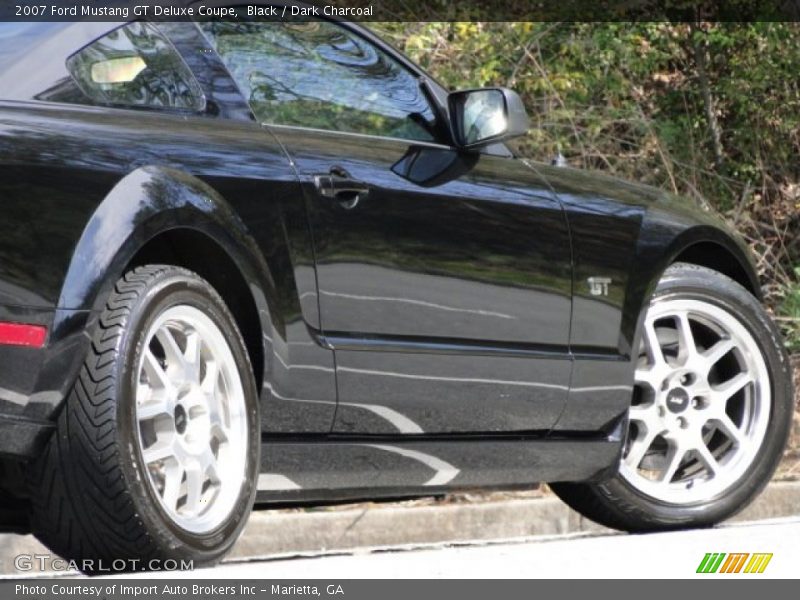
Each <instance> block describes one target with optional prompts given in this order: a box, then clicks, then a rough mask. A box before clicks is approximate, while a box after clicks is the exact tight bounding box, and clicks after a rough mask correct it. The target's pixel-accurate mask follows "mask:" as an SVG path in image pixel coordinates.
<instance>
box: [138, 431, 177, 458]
mask: <svg viewBox="0 0 800 600" xmlns="http://www.w3.org/2000/svg"><path fill="white" fill-rule="evenodd" d="M174 456H175V442H174V440H173V439H172V438H171V437H170V438H168V439H166V440H158V441H156V442H155V443H154V444H152V445H150V446H148V447H147V448H145V449H144V450H142V458H143V459H144V463H145V464H146V465H149V464H151V463H154V462H157V461H163V460H165V459H167V458H174Z"/></svg>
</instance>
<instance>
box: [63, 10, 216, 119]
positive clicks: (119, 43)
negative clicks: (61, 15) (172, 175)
mask: <svg viewBox="0 0 800 600" xmlns="http://www.w3.org/2000/svg"><path fill="white" fill-rule="evenodd" d="M67 69H68V70H69V72H70V74H71V75H72V77H73V79H74V80H75V82H76V83H77V84H78V86H79V87H80V88H81V91H83V93H84V94H86V96H88V98H89V99H90V100H91V101H92V102H94V103H97V104H112V105H119V106H146V107H153V108H181V109H190V110H202V109H203V108H204V106H205V99H204V98H203V92H202V90H201V89H200V85H199V84H198V83H197V81H196V80H195V78H194V76H193V75H192V73H191V71H190V70H189V67H188V66H186V63H185V62H183V59H182V58H181V56H180V55H179V54H178V52H177V50H175V48H174V47H173V46H172V44H171V43H170V42H169V40H167V39H166V38H165V37H164V36H163V35H162V34H161V33H160V32H159V31H158V30H157V29H156V28H155V27H154V26H153V25H151V24H149V23H140V22H134V23H129V24H128V25H125V26H124V27H120V28H119V29H115V30H114V31H112V32H111V33H109V34H107V35H105V36H104V37H102V38H100V39H99V40H96V41H94V42H92V43H91V44H89V45H88V46H86V47H85V48H84V49H83V50H80V51H78V52H76V53H75V54H73V55H72V56H70V57H69V58H68V59H67Z"/></svg>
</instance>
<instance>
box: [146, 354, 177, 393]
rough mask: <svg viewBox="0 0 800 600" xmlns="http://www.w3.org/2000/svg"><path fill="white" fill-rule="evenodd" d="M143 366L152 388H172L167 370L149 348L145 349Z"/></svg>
mask: <svg viewBox="0 0 800 600" xmlns="http://www.w3.org/2000/svg"><path fill="white" fill-rule="evenodd" d="M142 368H143V370H144V373H145V375H146V376H147V382H148V384H149V386H150V387H151V388H160V389H163V390H170V389H172V381H171V380H170V378H169V377H168V376H167V372H166V371H165V370H164V367H162V366H161V363H160V362H159V360H158V359H157V358H156V356H155V354H153V352H152V351H151V350H150V349H149V348H148V349H147V350H145V353H144V361H143V365H142Z"/></svg>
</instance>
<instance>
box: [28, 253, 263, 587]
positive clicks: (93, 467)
mask: <svg viewBox="0 0 800 600" xmlns="http://www.w3.org/2000/svg"><path fill="white" fill-rule="evenodd" d="M258 423H259V419H258V402H257V393H256V387H255V382H254V379H253V374H252V368H251V366H250V363H249V360H248V355H247V351H246V348H245V345H244V342H243V340H242V336H241V335H240V333H239V331H238V329H237V327H236V323H235V321H234V319H233V317H232V316H231V314H230V312H229V311H228V309H227V307H226V305H225V303H224V302H223V300H222V299H221V298H220V297H219V295H218V294H217V293H216V291H214V289H213V288H211V286H210V285H209V284H208V283H207V282H205V281H204V280H203V279H201V278H200V277H198V276H197V275H195V274H194V273H191V272H189V271H186V270H184V269H180V268H177V267H172V266H161V265H151V266H146V267H140V268H137V269H135V270H133V271H131V272H129V273H127V274H126V275H125V276H124V277H123V278H122V279H120V280H119V281H118V282H117V284H116V286H115V288H114V291H113V292H112V294H111V295H110V297H109V299H108V302H107V305H106V307H105V310H104V311H103V313H102V314H101V315H100V318H99V322H98V325H97V327H96V332H95V334H94V338H93V340H92V344H91V350H90V352H89V354H88V356H87V358H86V361H85V364H84V366H83V368H82V370H81V373H80V377H79V379H78V381H77V382H76V383H75V386H74V388H73V390H72V392H71V393H70V395H69V397H68V399H67V401H66V404H65V407H64V410H63V411H62V413H61V415H60V417H59V420H58V425H57V431H56V433H55V435H54V436H53V438H52V439H51V440H50V442H49V445H48V447H47V449H46V451H45V453H44V454H43V456H42V457H41V458H40V459H39V460H38V461H37V463H36V465H35V468H34V469H33V472H32V481H31V485H32V488H33V489H32V496H33V498H34V501H33V507H32V524H33V530H34V533H35V535H36V536H37V537H38V538H39V539H40V540H42V541H43V542H44V543H45V544H47V545H48V546H49V547H50V548H52V549H53V550H54V551H56V552H57V553H58V554H60V555H62V556H63V557H65V558H69V559H75V560H80V561H81V563H80V564H81V565H87V566H86V568H85V570H88V571H92V570H97V569H98V568H101V567H100V565H103V564H104V565H105V566H106V567H108V565H112V564H113V565H115V568H120V567H121V568H124V569H127V570H132V569H141V568H149V567H150V566H153V565H152V564H151V563H150V561H153V560H156V561H158V560H161V561H164V560H166V559H176V560H184V561H194V566H200V565H206V564H212V563H214V562H215V561H217V560H218V559H219V558H221V556H222V555H224V553H225V552H226V551H227V550H228V549H229V548H230V547H231V545H232V544H233V542H234V541H235V540H236V538H237V537H238V535H239V533H240V532H241V530H242V528H243V526H244V523H245V521H246V517H247V515H248V514H249V511H250V508H251V506H252V503H253V499H254V496H255V481H256V477H257V469H258V462H259V448H260V435H259V431H258ZM87 561H91V562H87ZM155 568H163V567H162V566H161V565H157V566H156V567H155Z"/></svg>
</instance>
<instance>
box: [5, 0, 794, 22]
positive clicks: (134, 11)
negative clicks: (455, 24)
mask: <svg viewBox="0 0 800 600" xmlns="http://www.w3.org/2000/svg"><path fill="white" fill-rule="evenodd" d="M326 17H327V18H338V19H344V20H350V21H583V22H595V21H675V22H677V21H725V22H738V21H798V20H800V0H513V1H512V0H424V1H420V0H310V1H309V2H308V3H303V2H295V1H291V0H271V1H270V0H264V1H255V0H250V1H249V2H248V1H246V0H239V1H237V0H222V1H220V0H58V1H53V0H0V21H6V22H14V21H18V22H30V21H129V20H136V19H146V20H155V21H183V20H203V19H225V20H248V19H276V20H288V19H296V20H304V19H314V18H326Z"/></svg>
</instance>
